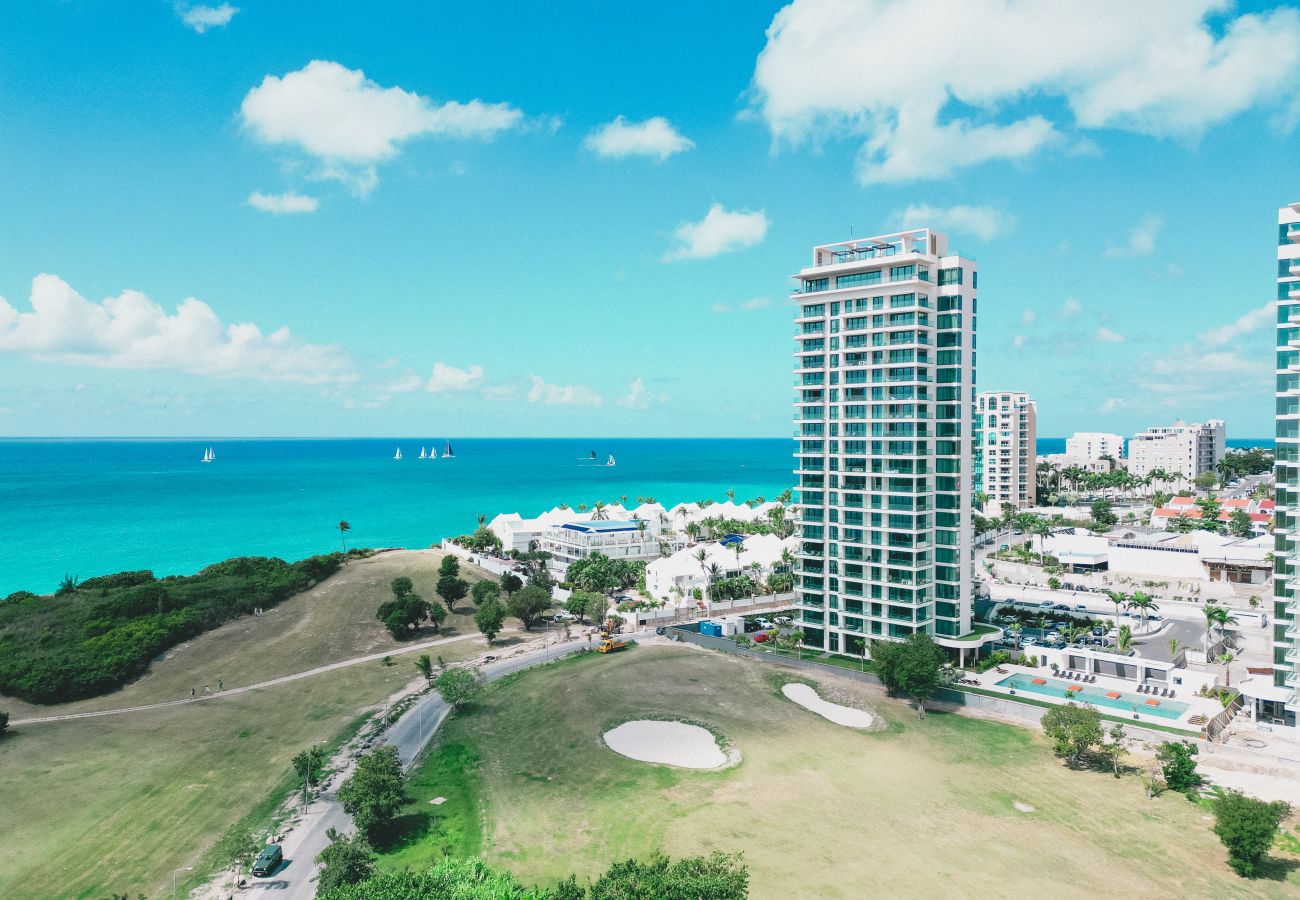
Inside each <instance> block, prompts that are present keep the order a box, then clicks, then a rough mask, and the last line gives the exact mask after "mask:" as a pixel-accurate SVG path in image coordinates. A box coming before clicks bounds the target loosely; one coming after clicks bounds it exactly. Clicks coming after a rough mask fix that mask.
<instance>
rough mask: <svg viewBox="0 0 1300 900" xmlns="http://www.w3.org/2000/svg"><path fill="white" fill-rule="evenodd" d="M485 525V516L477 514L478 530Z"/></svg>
mask: <svg viewBox="0 0 1300 900" xmlns="http://www.w3.org/2000/svg"><path fill="white" fill-rule="evenodd" d="M486 524H487V516H486V515H484V514H483V513H479V514H478V527H479V528H482V527H483V526H484V525H486Z"/></svg>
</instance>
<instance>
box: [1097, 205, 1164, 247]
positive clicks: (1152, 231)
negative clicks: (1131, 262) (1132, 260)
mask: <svg viewBox="0 0 1300 900" xmlns="http://www.w3.org/2000/svg"><path fill="white" fill-rule="evenodd" d="M1164 227H1165V220H1164V219H1162V218H1160V216H1153V215H1148V216H1143V218H1142V221H1141V222H1139V223H1138V224H1137V227H1135V228H1134V229H1133V230H1132V231H1130V232H1129V234H1128V242H1127V243H1126V244H1124V246H1122V247H1117V246H1115V245H1113V244H1112V245H1111V246H1109V247H1107V248H1106V255H1107V256H1150V255H1151V254H1152V253H1154V252H1155V250H1156V237H1157V236H1159V234H1160V230H1161V229H1162V228H1164Z"/></svg>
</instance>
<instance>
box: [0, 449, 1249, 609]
mask: <svg viewBox="0 0 1300 900" xmlns="http://www.w3.org/2000/svg"><path fill="white" fill-rule="evenodd" d="M452 443H453V449H454V450H455V458H454V459H450V460H445V459H437V460H427V459H426V460H421V459H419V458H418V457H419V454H420V449H421V447H422V446H423V447H426V448H427V447H433V446H435V445H436V447H437V449H438V451H439V454H441V452H442V450H443V449H444V440H443V439H441V438H438V439H434V438H426V439H423V440H420V439H394V438H386V439H365V440H305V439H304V440H219V441H199V440H155V439H139V440H112V441H109V440H47V439H10V440H0V597H2V596H4V595H6V594H8V593H10V592H12V591H16V590H30V591H37V592H42V593H43V592H47V591H50V590H53V589H54V588H55V587H56V586H57V585H58V583H59V581H60V579H62V578H63V576H64V575H65V574H66V575H72V576H75V577H78V578H88V577H91V576H94V575H103V574H107V573H110V572H118V571H123V570H127V569H152V570H153V571H154V572H155V573H156V574H158V575H174V574H188V573H191V572H195V571H197V570H198V569H201V568H202V567H203V566H205V565H208V564H210V563H213V562H217V561H219V560H222V559H225V558H227V557H230V556H255V555H266V556H281V557H284V558H286V559H297V558H300V557H303V556H309V555H311V554H313V553H321V552H327V551H330V550H334V549H337V548H338V547H339V546H340V544H339V534H338V531H337V530H336V527H335V526H336V525H337V524H338V522H339V520H341V519H346V520H347V521H348V522H349V523H350V524H351V525H352V532H351V534H350V535H349V538H348V545H349V546H368V547H427V546H429V545H430V544H433V543H435V542H436V541H438V540H439V539H440V538H442V537H447V536H451V535H456V534H462V533H464V532H467V531H470V530H472V529H473V528H474V526H475V525H476V524H477V517H478V515H479V514H480V513H482V514H485V515H487V516H488V517H491V516H493V515H496V514H497V513H501V512H518V513H520V514H521V515H523V516H525V517H528V516H532V515H536V514H537V513H539V512H541V511H542V510H544V509H549V508H551V507H552V506H555V505H556V504H558V503H568V504H569V505H570V506H577V505H578V504H579V503H588V504H590V503H592V502H593V501H595V500H604V501H605V502H615V501H617V500H618V499H619V498H620V497H621V496H623V495H627V497H628V498H629V502H633V501H634V498H636V497H638V496H650V497H654V498H655V499H657V500H658V501H659V502H660V503H663V504H664V505H665V506H672V505H673V504H675V503H679V502H683V501H691V500H699V499H702V498H705V497H712V498H714V499H717V500H722V499H725V496H726V491H728V490H734V491H735V492H736V499H737V500H745V499H749V498H752V497H756V496H759V495H762V496H764V497H768V498H771V497H774V496H775V495H777V494H779V493H780V492H781V491H783V490H785V489H786V488H788V487H790V486H792V484H793V476H792V475H791V469H792V468H793V466H792V463H793V460H792V459H791V454H792V451H793V449H794V444H793V442H792V441H791V440H789V439H788V438H770V439H769V438H762V439H696V438H682V439H668V438H663V439H661V438H645V439H628V438H618V439H614V438H611V439H590V438H582V439H522V438H521V439H505V438H502V439H486V438H478V439H476V438H464V439H453V441H452ZM1230 443H1232V444H1234V445H1243V446H1255V445H1259V444H1266V445H1271V443H1272V442H1271V441H1231V442H1230ZM1039 444H1040V452H1043V453H1052V452H1060V450H1063V449H1064V441H1063V440H1060V441H1055V440H1053V439H1044V440H1041V441H1040V442H1039ZM1058 444H1059V445H1060V448H1059V449H1058V448H1057V445H1058ZM208 447H212V448H213V449H214V450H215V452H216V456H217V459H216V461H215V462H213V463H210V464H205V463H203V462H202V458H203V453H204V450H205V449H206V448H208ZM398 447H400V448H401V449H402V453H403V459H402V460H400V461H398V460H395V459H393V456H394V453H395V451H396V449H397V448H398ZM593 451H594V452H595V453H596V456H597V463H596V464H593V463H591V462H590V454H591V453H592V452H593ZM611 454H612V455H613V456H614V457H615V461H616V463H617V464H616V465H615V466H606V465H604V462H605V460H606V458H607V457H608V456H610V455H611Z"/></svg>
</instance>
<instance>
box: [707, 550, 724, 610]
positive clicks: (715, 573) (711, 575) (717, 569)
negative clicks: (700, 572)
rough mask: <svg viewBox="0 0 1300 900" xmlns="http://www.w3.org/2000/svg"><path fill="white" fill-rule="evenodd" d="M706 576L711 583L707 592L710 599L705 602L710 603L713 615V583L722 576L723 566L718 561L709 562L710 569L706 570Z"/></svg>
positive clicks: (709, 606)
mask: <svg viewBox="0 0 1300 900" xmlns="http://www.w3.org/2000/svg"><path fill="white" fill-rule="evenodd" d="M704 577H705V578H706V579H707V581H708V584H709V592H708V593H707V594H705V597H707V598H708V599H707V600H706V601H705V602H706V603H707V604H708V612H709V615H713V585H714V583H715V582H716V581H717V580H718V579H719V578H721V577H722V566H720V565H718V564H717V563H709V567H708V569H706V570H705V572H704Z"/></svg>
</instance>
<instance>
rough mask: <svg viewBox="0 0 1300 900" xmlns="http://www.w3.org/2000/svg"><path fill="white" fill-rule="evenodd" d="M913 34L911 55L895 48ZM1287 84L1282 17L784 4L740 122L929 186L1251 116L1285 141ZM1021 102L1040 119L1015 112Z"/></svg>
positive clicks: (1292, 95)
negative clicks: (848, 142) (967, 170)
mask: <svg viewBox="0 0 1300 900" xmlns="http://www.w3.org/2000/svg"><path fill="white" fill-rule="evenodd" d="M918 23H925V29H924V30H925V41H924V43H925V52H924V53H918V52H917V49H916V45H915V42H913V41H909V40H900V39H899V35H909V34H915V33H916V30H917V27H918ZM1153 35H1159V38H1158V39H1153V37H1152V36H1153ZM1297 75H1300V11H1298V10H1295V9H1291V8H1282V9H1277V10H1271V11H1268V12H1264V13H1260V14H1254V13H1252V14H1247V15H1240V16H1233V15H1232V9H1231V4H1229V3H1227V2H1225V0H1173V2H1149V3H1132V2H1129V0H1093V2H1091V3H1043V2H1032V0H1031V2H1026V0H967V2H964V3H961V4H953V3H943V2H939V0H794V2H792V3H790V4H789V5H787V6H786V7H784V8H783V9H781V10H780V11H779V12H778V13H777V14H776V16H775V17H774V18H773V20H772V23H771V25H770V26H769V27H768V30H767V44H766V46H765V47H764V48H763V50H762V52H761V53H760V54H759V56H758V59H757V61H756V63H755V68H754V76H753V80H752V83H751V86H750V103H751V105H750V112H751V114H753V115H756V116H757V117H759V118H761V119H762V121H763V122H764V123H765V124H766V125H767V127H768V129H769V131H770V132H771V134H772V137H773V140H774V142H775V143H776V144H778V145H780V144H787V145H791V146H797V145H801V144H807V143H811V144H814V145H815V144H818V143H822V142H826V141H832V140H837V139H841V138H842V137H844V136H849V137H851V138H853V139H855V140H859V141H861V147H860V150H859V152H858V157H857V164H856V168H857V177H858V180H859V181H860V182H861V183H862V184H873V183H879V182H902V181H910V180H916V179H923V178H941V177H944V176H946V175H948V174H951V173H952V172H954V171H955V170H957V169H959V168H961V167H964V166H970V165H975V164H977V163H981V162H985V161H988V160H996V159H1008V160H1014V159H1022V158H1025V157H1028V156H1031V155H1033V154H1035V153H1036V152H1038V151H1039V150H1041V149H1042V148H1044V147H1047V146H1049V145H1051V144H1060V145H1061V146H1062V149H1063V151H1064V152H1067V153H1074V152H1085V153H1086V152H1089V151H1090V149H1091V148H1090V146H1089V143H1088V141H1089V139H1088V138H1087V137H1086V136H1085V135H1081V134H1079V133H1078V129H1099V128H1117V129H1124V130H1128V131H1134V132H1138V133H1142V134H1148V135H1155V136H1159V137H1179V138H1186V139H1194V138H1196V137H1197V136H1199V135H1200V134H1201V133H1203V132H1204V131H1205V130H1206V129H1208V128H1210V127H1212V126H1214V125H1217V124H1219V123H1222V122H1224V121H1226V120H1227V119H1229V118H1230V117H1232V116H1234V115H1237V114H1238V113H1241V112H1243V111H1245V110H1248V109H1251V108H1252V107H1255V106H1268V107H1270V108H1273V109H1275V110H1282V111H1283V113H1282V114H1281V115H1280V116H1279V117H1278V124H1280V125H1281V126H1282V127H1291V126H1293V125H1294V124H1295V121H1294V120H1295V118H1296V116H1295V114H1294V113H1295V110H1296V109H1298V108H1300V105H1297V100H1296V98H1297V96H1300V95H1298V94H1297V89H1296V83H1297V82H1296V79H1297ZM1026 98H1035V99H1041V100H1043V101H1045V103H1044V106H1045V107H1046V108H1047V109H1049V110H1053V111H1052V112H1048V113H1046V114H1027V113H1025V112H1022V111H1021V110H1022V109H1023V106H1024V102H1025V100H1026ZM1061 101H1063V102H1061ZM1061 106H1064V107H1068V109H1069V110H1070V113H1071V114H1072V118H1073V121H1069V116H1065V115H1058V114H1057V113H1056V112H1055V111H1054V110H1055V109H1056V108H1058V107H1061ZM1286 111H1290V114H1289V115H1288V114H1287V112H1286ZM1049 116H1050V117H1051V118H1049Z"/></svg>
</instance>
